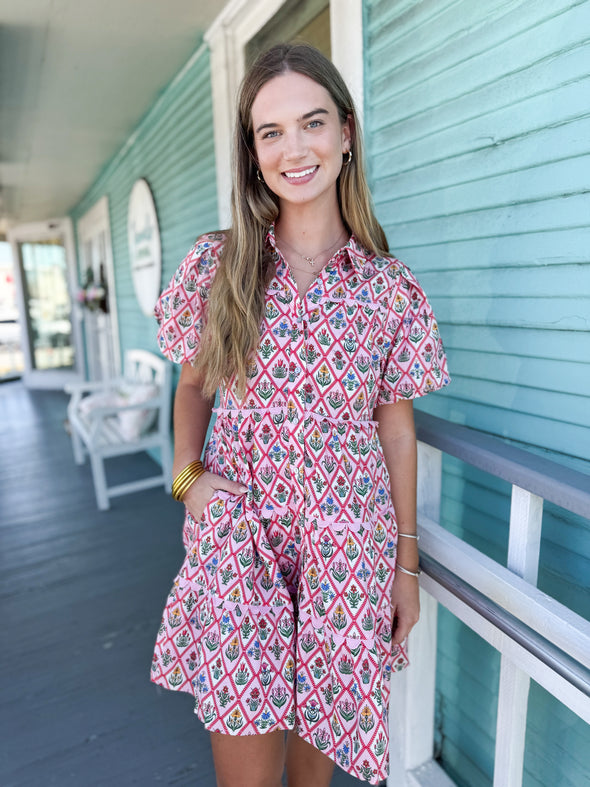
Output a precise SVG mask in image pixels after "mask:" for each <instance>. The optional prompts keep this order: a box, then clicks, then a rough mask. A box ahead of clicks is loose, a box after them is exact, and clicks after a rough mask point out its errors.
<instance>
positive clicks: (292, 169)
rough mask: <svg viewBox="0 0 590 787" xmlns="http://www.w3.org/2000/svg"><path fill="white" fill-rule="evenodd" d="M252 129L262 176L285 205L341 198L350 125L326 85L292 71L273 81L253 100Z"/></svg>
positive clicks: (320, 202) (348, 148)
mask: <svg viewBox="0 0 590 787" xmlns="http://www.w3.org/2000/svg"><path fill="white" fill-rule="evenodd" d="M252 126H253V130H254V147H255V151H256V157H257V159H258V166H259V168H260V171H261V173H262V177H263V178H264V180H265V182H266V184H267V186H268V187H269V189H270V190H271V191H272V192H274V193H275V194H276V195H277V197H278V198H279V202H280V204H281V206H282V207H285V205H286V204H289V203H291V204H297V205H305V204H309V203H312V202H313V203H317V205H318V207H320V205H321V204H327V203H325V202H324V201H326V200H329V201H331V200H335V199H336V180H337V178H338V175H339V174H340V170H341V168H342V156H343V154H346V153H348V151H349V150H350V122H349V120H346V122H345V123H341V121H340V117H339V116H338V109H337V108H336V104H335V103H334V101H333V100H332V97H331V96H330V94H329V93H328V91H327V90H326V89H325V88H324V87H322V86H321V85H318V83H317V82H314V81H313V79H310V78H309V77H306V76H304V75H303V74H298V73H295V72H293V71H286V72H285V73H284V74H281V75H279V76H277V77H274V78H273V79H271V80H270V81H269V82H267V83H266V84H265V85H264V86H263V87H262V88H261V89H260V90H259V91H258V94H257V96H256V98H255V99H254V103H253V104H252ZM330 206H331V207H332V203H330Z"/></svg>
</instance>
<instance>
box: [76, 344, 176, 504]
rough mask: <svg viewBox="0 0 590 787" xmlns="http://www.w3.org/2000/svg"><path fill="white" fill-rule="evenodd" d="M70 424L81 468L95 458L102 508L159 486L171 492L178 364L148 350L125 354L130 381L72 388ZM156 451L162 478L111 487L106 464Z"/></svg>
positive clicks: (95, 479) (126, 374)
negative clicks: (174, 380)
mask: <svg viewBox="0 0 590 787" xmlns="http://www.w3.org/2000/svg"><path fill="white" fill-rule="evenodd" d="M66 392H68V393H70V394H71V399H70V402H69V404H68V421H69V424H70V429H71V436H72V446H73V449H74V459H75V461H76V464H79V465H81V464H83V463H84V461H85V458H86V455H88V456H90V463H91V466H92V476H93V479H94V490H95V493H96V502H97V505H98V508H99V509H100V510H102V511H105V510H107V509H108V508H109V507H110V502H109V500H110V498H111V497H115V496H116V495H125V494H128V493H130V492H139V491H140V490H142V489H149V488H150V487H154V486H159V485H160V484H162V485H164V487H165V488H166V489H167V490H168V491H170V488H171V482H172V448H171V441H170V409H171V401H172V364H171V363H170V362H169V361H167V360H165V359H164V358H162V357H160V356H157V355H154V354H153V353H151V352H147V351H145V350H128V351H127V352H126V353H125V364H124V375H123V377H121V378H117V379H114V380H107V381H104V382H97V383H72V384H69V385H67V386H66ZM152 448H159V449H160V458H161V463H162V472H161V473H159V474H158V475H155V476H150V477H148V478H141V479H138V480H136V481H130V482H127V483H123V484H118V485H116V486H110V487H109V486H108V485H107V480H106V474H105V467H104V460H105V459H107V458H109V457H113V456H121V455H123V454H133V453H137V452H139V451H147V450H149V449H152Z"/></svg>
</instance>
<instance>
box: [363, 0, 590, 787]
mask: <svg viewBox="0 0 590 787" xmlns="http://www.w3.org/2000/svg"><path fill="white" fill-rule="evenodd" d="M364 9H365V132H366V136H367V148H368V161H369V169H370V181H371V187H372V190H373V194H374V198H375V203H376V209H377V212H378V215H379V218H380V220H381V221H382V223H383V225H384V227H385V229H386V232H387V235H388V238H389V242H390V247H391V249H392V250H393V251H394V253H396V254H397V256H399V257H400V259H402V260H404V262H406V263H407V264H408V265H409V266H410V267H411V268H412V270H413V271H414V273H416V275H417V276H418V278H419V280H420V281H421V283H422V284H423V286H424V288H425V290H426V292H427V293H428V294H429V296H430V299H431V301H432V303H433V306H434V308H435V311H436V313H437V316H438V319H439V322H440V324H441V332H442V336H443V339H444V341H445V345H446V348H447V351H448V355H449V362H450V369H451V376H452V378H453V381H452V384H451V386H450V387H449V388H448V389H446V390H445V391H444V392H441V393H437V394H435V395H433V396H428V397H426V398H425V399H424V400H421V401H420V402H419V403H418V404H417V406H418V407H421V408H424V409H426V410H428V411H430V412H432V413H434V414H436V415H440V416H441V417H443V418H447V419H450V420H452V421H455V422H457V423H463V424H466V425H468V426H472V427H474V428H476V429H479V430H482V431H484V432H488V433H491V434H494V435H498V436H500V437H503V438H505V439H508V440H510V441H512V442H514V443H516V444H518V445H520V446H522V447H524V448H526V449H528V450H530V451H532V452H535V453H542V454H544V455H547V456H549V457H550V458H553V459H555V460H556V461H558V462H562V463H564V464H566V465H568V466H573V467H576V468H577V469H580V470H582V471H583V472H586V473H590V462H589V461H588V460H589V453H590V452H589V450H588V446H590V394H589V391H590V330H589V328H590V264H589V262H590V260H589V254H590V252H589V249H590V243H589V240H590V227H589V225H590V119H589V115H588V96H589V95H590V46H589V44H588V30H590V2H588V0H585V1H584V2H571V0H570V2H565V1H560V0H538V1H537V2H534V3H531V2H527V1H526V0H490V2H486V3H476V2H472V1H471V0H396V2H391V1H390V0H366V2H365V4H364ZM443 472H444V477H443V506H442V518H443V525H444V526H445V527H447V528H448V529H449V530H452V531H453V532H454V533H456V534H457V535H459V536H460V537H462V538H464V539H465V540H466V541H468V542H469V543H471V544H473V545H474V546H475V547H477V548H478V549H480V550H482V551H483V552H485V553H486V554H488V555H490V556H491V557H492V558H494V559H495V560H498V561H500V562H502V563H505V561H506V553H507V535H508V528H507V519H508V511H509V504H510V500H509V495H510V487H509V485H508V484H505V483H504V482H501V481H498V480H497V479H493V478H491V477H490V476H487V475H485V474H483V473H479V472H477V471H475V470H473V469H471V468H469V467H467V466H465V465H464V464H463V463H461V462H458V461H456V460H453V459H450V458H446V459H445V461H444V469H443ZM589 576H590V523H589V522H588V521H587V520H583V519H581V518H580V517H575V516H573V515H570V514H568V513H567V512H566V511H564V510H562V509H559V508H557V507H555V506H552V505H547V504H546V506H545V514H544V519H543V543H542V549H541V566H540V576H539V587H541V589H543V590H544V591H546V592H547V593H550V594H551V595H553V596H554V597H556V598H558V599H559V600H560V601H562V602H563V603H565V604H567V605H568V606H570V607H571V608H573V609H575V610H576V611H577V612H579V613H581V614H583V615H586V616H588V615H590V594H589V593H588V577H589ZM498 666H499V659H498V656H497V654H496V653H495V652H494V651H493V649H491V648H490V647H489V646H487V645H486V644H485V643H483V642H482V640H480V639H479V637H477V635H475V634H473V633H472V632H471V631H469V630H468V629H467V628H466V627H464V626H463V625H462V624H460V623H459V622H458V621H457V620H455V619H454V618H453V616H452V615H451V614H450V613H448V612H447V611H446V610H443V609H441V612H440V619H439V652H438V675H437V707H438V710H437V746H438V754H439V757H440V761H441V763H442V765H443V767H445V769H446V770H447V771H448V772H449V773H450V774H451V775H452V776H453V778H454V779H455V780H456V781H457V783H458V784H459V785H466V786H467V785H469V786H470V787H485V785H488V784H490V785H491V783H492V774H493V747H494V738H495V725H496V705H497V682H498ZM548 708H550V713H551V718H550V719H547V720H545V721H544V722H540V720H541V719H543V718H544V714H546V713H547V712H548ZM566 733H567V734H566ZM555 741H559V747H558V748H556V743H555ZM558 751H559V756H558V755H557V752H558ZM580 751H583V752H585V754H580ZM588 752H590V728H589V727H588V726H587V725H585V724H583V723H582V722H581V721H580V720H579V719H578V718H577V717H575V716H573V715H572V714H571V713H570V712H569V711H567V710H566V709H564V708H563V707H562V706H561V705H560V704H559V703H558V702H557V701H555V700H552V699H551V698H547V696H545V695H544V693H543V692H542V690H540V689H539V688H538V687H534V688H533V689H532V690H531V696H530V701H529V729H528V732H527V748H526V763H525V777H524V784H525V785H527V787H529V786H530V787H532V785H535V787H541V786H543V787H544V786H545V785H547V787H549V785H555V784H564V785H566V784H567V785H572V787H573V786H574V785H575V786H576V787H578V785H580V786H581V785H582V784H587V783H588V782H587V781H585V780H587V778H588V776H587V775H588V773H589V772H590V754H589V753H588ZM548 758H549V759H551V767H545V768H542V767H541V768H540V767H539V766H538V763H539V762H542V761H544V760H546V759H548ZM582 760H585V762H584V763H582Z"/></svg>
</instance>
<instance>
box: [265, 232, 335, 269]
mask: <svg viewBox="0 0 590 787" xmlns="http://www.w3.org/2000/svg"><path fill="white" fill-rule="evenodd" d="M344 232H345V230H344ZM342 235H343V232H340V233H339V235H338V237H337V238H336V240H335V241H333V242H332V243H331V244H330V245H329V246H327V247H326V248H325V249H322V251H318V252H317V253H316V254H315V255H314V256H313V257H310V256H309V255H307V254H301V252H300V251H297V249H295V248H293V246H291V244H290V243H287V241H286V240H285V239H284V238H280V239H279V238H277V242H278V243H280V244H281V245H282V244H284V245H285V246H287V248H289V249H291V251H292V252H294V253H295V254H296V255H297V256H298V257H301V259H302V260H305V262H307V263H308V265H309V266H310V267H311V268H312V269H314V268H315V264H316V262H317V260H318V258H319V257H321V256H322V254H325V253H326V252H330V251H332V249H334V248H335V247H336V246H337V245H338V244H339V243H340V240H341V238H342Z"/></svg>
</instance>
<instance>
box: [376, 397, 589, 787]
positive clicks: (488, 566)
mask: <svg viewBox="0 0 590 787" xmlns="http://www.w3.org/2000/svg"><path fill="white" fill-rule="evenodd" d="M416 427H417V434H418V439H419V443H418V448H419V452H418V523H419V524H418V530H419V533H420V555H421V565H422V569H423V574H422V577H421V580H420V584H421V607H422V613H421V619H420V623H419V624H418V625H417V626H416V627H415V628H414V630H413V631H412V633H411V635H410V642H409V653H410V660H411V662H412V667H411V668H410V669H409V670H406V671H405V672H403V673H402V674H401V675H398V676H394V678H393V679H392V697H391V708H392V713H390V731H391V748H390V754H391V775H390V778H389V781H388V783H389V784H390V785H391V787H393V786H394V785H395V787H452V786H453V785H454V782H453V781H452V780H451V779H450V778H449V777H448V776H447V775H446V774H445V773H444V771H443V770H442V769H441V768H440V766H439V765H438V764H437V763H436V762H435V761H434V759H433V737H434V703H435V671H436V617H437V607H438V604H439V603H441V604H443V605H444V606H445V607H447V608H448V609H449V610H450V611H451V612H452V613H453V614H454V615H455V616H456V617H457V618H459V619H460V620H461V621H462V622H463V623H464V624H465V625H467V626H469V628H471V629H472V630H473V631H475V632H476V633H477V634H479V636H481V637H483V638H484V639H485V640H486V641H487V642H489V643H490V644H491V645H492V646H493V647H494V648H496V650H498V651H499V652H500V654H501V667H500V681H499V696H498V712H497V722H496V744H495V746H496V749H495V760H494V787H521V785H522V779H523V763H524V743H525V732H526V723H527V701H528V692H529V684H530V679H531V678H532V679H533V680H535V681H536V682H537V683H539V684H540V685H541V686H543V687H544V688H545V689H546V690H547V691H548V692H550V693H551V694H552V695H554V696H555V697H556V698H557V699H558V700H559V701H560V702H561V703H563V704H564V705H566V706H567V707H568V708H570V709H571V710H572V711H573V712H574V713H576V714H577V715H578V716H580V717H581V718H582V719H584V720H585V721H586V722H587V723H589V724H590V623H589V622H588V621H587V620H585V619H584V618H582V617H581V616H580V615H577V614H576V613H575V612H573V611H572V610H571V609H569V608H568V607H566V606H564V605H563V604H560V603H559V602H558V601H556V600H555V599H553V598H551V597H550V596H548V595H547V594H545V593H543V592H542V591H540V590H538V589H537V587H536V582H537V573H538V567H539V550H540V544H541V520H542V514H543V500H548V501H551V502H553V503H555V504H556V505H559V506H561V507H562V508H565V509H567V510H568V511H572V512H574V513H576V514H579V515H581V516H584V517H587V518H590V477H589V476H587V475H584V474H583V473H579V472H576V471H574V470H571V469H570V468H566V467H563V466H562V465H558V464H557V463H554V462H551V461H549V460H547V459H544V458H542V457H538V456H536V455H533V454H530V453H528V452H526V451H523V450H521V449H519V448H515V447H513V446H510V445H507V444H505V443H504V442H503V441H501V440H500V439H498V438H495V437H491V436H489V435H485V434H482V433H480V432H477V431H475V430H473V429H468V428H466V427H462V426H458V425H456V424H451V423H449V422H447V421H443V420H442V419H439V418H435V417H434V416H430V415H427V414H426V413H422V412H416ZM443 453H448V454H450V455H452V456H455V457H457V458H458V459H460V460H462V461H464V462H467V463H469V464H471V465H473V466H474V467H477V468H479V469H480V470H483V471H485V472H487V473H490V474H491V475H495V476H497V477H499V478H502V479H504V480H506V481H508V482H510V483H511V484H512V501H511V507H510V526H509V538H508V561H507V566H503V565H501V564H499V563H496V562H495V561H493V560H491V559H490V558H488V557H487V556H486V555H484V554H483V553H481V552H479V551H478V550H476V549H474V548H473V547H471V546H470V545H469V544H466V543H465V542H464V541H462V540H461V539H459V538H457V537H456V536H454V535H453V534H452V533H450V532H449V531H448V530H445V529H444V528H442V527H441V526H440V525H439V524H438V523H439V521H440V501H441V479H442V454H443ZM393 709H395V711H394V712H393Z"/></svg>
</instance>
